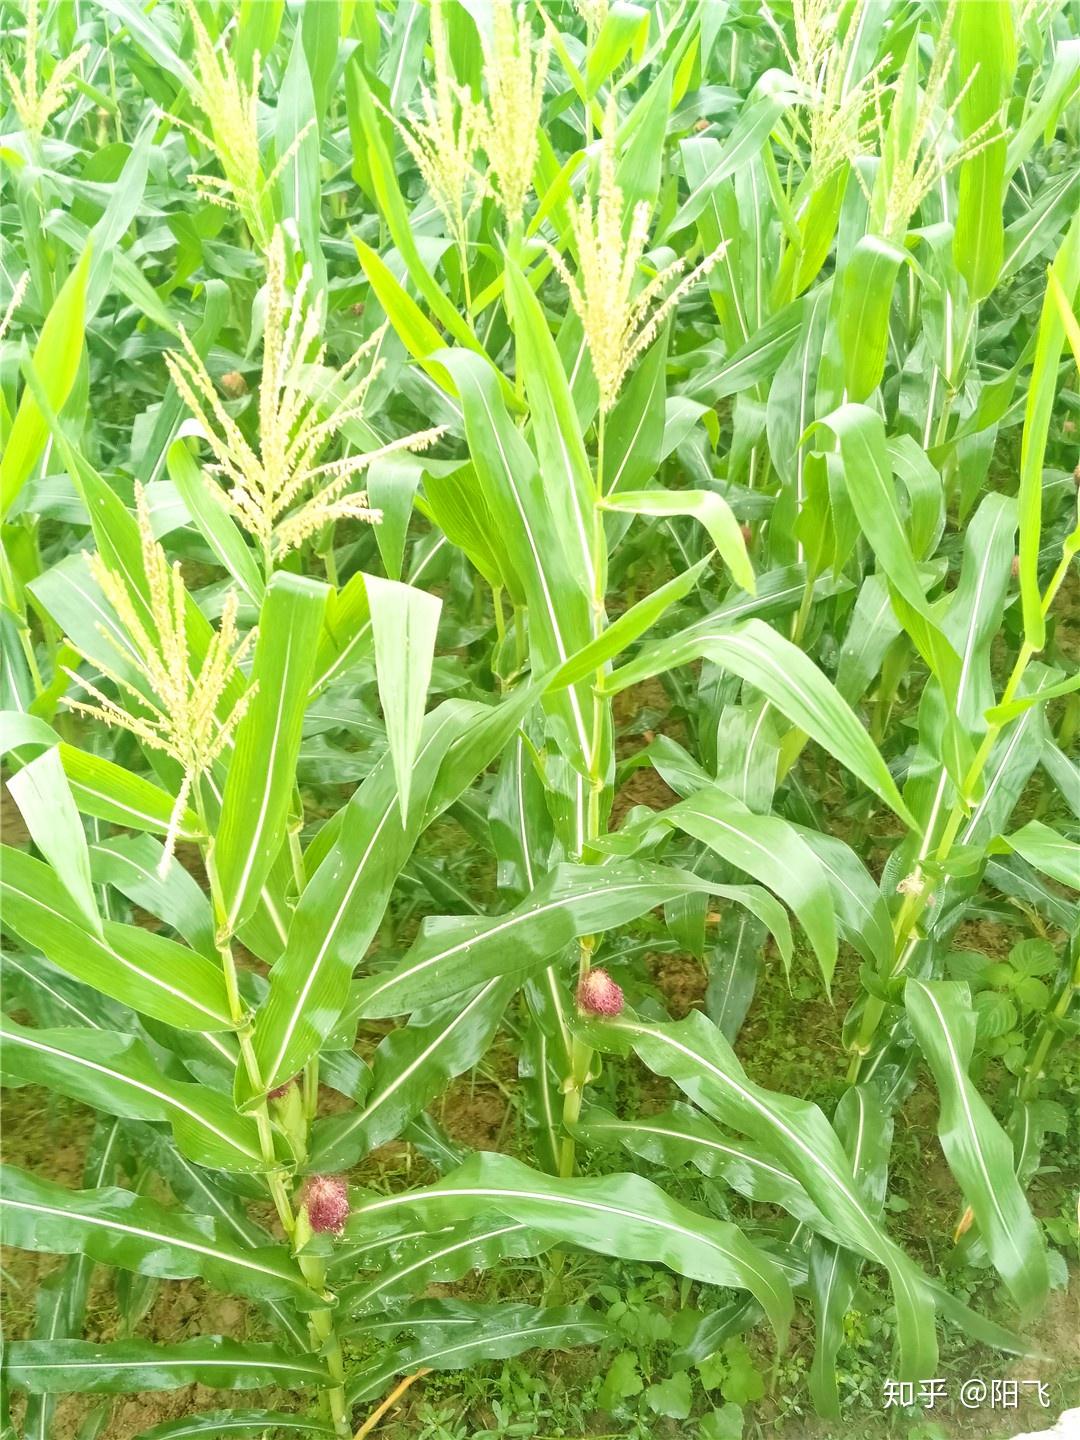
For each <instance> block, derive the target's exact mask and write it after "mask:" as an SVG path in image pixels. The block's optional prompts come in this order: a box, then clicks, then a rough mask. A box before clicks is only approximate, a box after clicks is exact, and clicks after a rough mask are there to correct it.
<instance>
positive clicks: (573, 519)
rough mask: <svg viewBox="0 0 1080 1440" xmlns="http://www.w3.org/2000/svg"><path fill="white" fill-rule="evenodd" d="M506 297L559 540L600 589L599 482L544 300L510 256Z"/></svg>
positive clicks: (580, 573) (588, 588) (582, 575)
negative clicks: (595, 540) (596, 545)
mask: <svg viewBox="0 0 1080 1440" xmlns="http://www.w3.org/2000/svg"><path fill="white" fill-rule="evenodd" d="M506 299H507V303H508V304H509V307H510V316H511V319H512V321H513V326H514V338H515V342H516V346H517V366H518V373H519V374H520V375H521V376H522V378H523V380H524V383H525V393H526V395H527V397H528V401H529V409H530V411H531V414H532V438H533V443H534V445H535V447H536V455H537V459H538V460H539V462H540V473H541V474H542V475H543V477H544V486H545V490H546V491H547V492H549V495H550V500H551V504H550V517H551V520H552V522H553V523H554V526H555V528H556V536H557V539H555V543H556V544H558V545H559V546H560V547H561V548H562V550H563V552H564V553H565V554H566V556H567V559H568V561H569V564H570V568H571V570H572V572H573V575H574V580H575V582H576V583H577V584H578V585H579V586H580V587H581V588H582V589H583V590H584V591H585V593H586V594H588V595H595V594H596V593H597V578H596V557H595V556H594V554H593V548H592V535H593V507H594V504H595V490H596V487H595V483H594V481H593V477H592V472H591V470H590V468H589V458H588V455H587V454H586V451H585V440H584V437H583V436H582V433H581V426H580V425H579V423H578V417H577V412H576V410H575V409H574V400H573V396H572V395H571V393H570V383H569V381H568V380H567V378H566V371H565V370H564V368H563V362H562V360H561V359H560V358H559V351H558V347H557V346H556V344H555V341H554V340H553V339H552V338H551V332H550V331H549V329H548V324H547V320H546V318H545V316H544V312H543V310H542V309H541V308H540V302H539V301H538V300H537V298H536V296H535V295H534V294H533V292H532V287H531V286H530V285H529V284H528V282H527V281H526V279H525V277H524V276H523V275H522V273H521V271H520V270H519V269H518V267H517V266H516V265H515V264H514V262H513V261H512V260H509V259H508V260H507V262H506Z"/></svg>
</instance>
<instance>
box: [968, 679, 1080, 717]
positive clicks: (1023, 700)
mask: <svg viewBox="0 0 1080 1440" xmlns="http://www.w3.org/2000/svg"><path fill="white" fill-rule="evenodd" d="M1074 690H1080V671H1077V673H1076V674H1075V675H1070V676H1069V678H1068V679H1067V680H1059V681H1058V682H1057V684H1055V685H1047V686H1046V687H1045V688H1044V689H1042V690H1036V691H1035V692H1034V693H1032V694H1031V695H1021V696H1020V697H1019V698H1018V699H1016V700H1009V701H1008V702H1007V703H1006V704H1004V705H991V707H990V709H989V710H987V711H986V712H985V714H984V716H983V718H984V719H985V721H986V723H987V724H988V725H1002V726H1004V725H1008V723H1009V722H1010V720H1015V719H1016V718H1017V716H1018V715H1022V714H1023V713H1024V711H1025V710H1030V709H1031V707H1032V706H1033V705H1040V704H1042V702H1043V701H1044V700H1054V699H1056V698H1057V697H1058V696H1059V695H1071V694H1072V693H1073V691H1074Z"/></svg>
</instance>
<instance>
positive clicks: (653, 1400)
mask: <svg viewBox="0 0 1080 1440" xmlns="http://www.w3.org/2000/svg"><path fill="white" fill-rule="evenodd" d="M644 1400H645V1404H646V1405H647V1406H648V1407H649V1409H650V1410H654V1411H655V1412H656V1414H657V1415H666V1416H668V1417H669V1418H670V1419H672V1420H685V1419H687V1417H688V1416H689V1414H690V1406H691V1404H692V1402H693V1385H692V1383H691V1380H690V1376H689V1375H688V1374H687V1373H686V1371H685V1370H680V1371H678V1372H677V1373H676V1374H674V1375H671V1376H669V1377H668V1379H666V1380H658V1381H656V1382H655V1383H654V1384H652V1385H650V1386H649V1388H648V1389H647V1390H646V1391H645V1395H644Z"/></svg>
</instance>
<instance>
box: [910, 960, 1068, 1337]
mask: <svg viewBox="0 0 1080 1440" xmlns="http://www.w3.org/2000/svg"><path fill="white" fill-rule="evenodd" d="M904 1004H905V1006H906V1009H907V1014H908V1019H909V1020H910V1022H911V1027H912V1029H913V1030H914V1032H915V1037H916V1039H917V1040H918V1042H919V1047H920V1049H921V1050H922V1052H923V1055H924V1056H925V1057H926V1060H927V1063H928V1064H929V1066H930V1068H931V1070H932V1071H933V1074H934V1080H935V1082H936V1084H937V1088H938V1095H939V1097H940V1101H941V1113H940V1118H939V1122H938V1134H939V1136H940V1137H941V1148H942V1149H943V1150H944V1152H945V1158H946V1160H947V1161H948V1162H949V1168H950V1170H951V1171H952V1172H953V1174H954V1175H955V1177H956V1180H957V1183H958V1184H959V1186H960V1188H961V1190H962V1191H963V1192H964V1198H965V1199H966V1200H967V1202H968V1204H969V1205H970V1206H971V1208H972V1210H973V1211H974V1212H975V1220H976V1223H977V1224H978V1226H979V1233H980V1235H981V1236H982V1239H983V1242H984V1243H985V1245H986V1248H987V1251H988V1252H989V1255H990V1259H991V1261H992V1262H993V1265H994V1268H995V1269H996V1270H997V1272H998V1274H999V1275H1000V1276H1001V1278H1002V1279H1003V1280H1004V1282H1005V1284H1006V1285H1007V1286H1008V1288H1009V1292H1010V1294H1011V1295H1012V1296H1013V1298H1014V1300H1015V1301H1016V1303H1017V1304H1018V1305H1019V1306H1020V1308H1021V1311H1022V1312H1024V1313H1025V1314H1026V1315H1032V1314H1034V1313H1035V1312H1037V1311H1038V1309H1039V1308H1040V1307H1041V1306H1042V1304H1043V1302H1044V1301H1045V1299H1046V1295H1047V1291H1048V1289H1049V1285H1050V1276H1049V1270H1048V1267H1047V1259H1046V1246H1045V1242H1044V1241H1043V1238H1042V1233H1041V1231H1040V1229H1039V1225H1038V1222H1037V1221H1036V1220H1035V1218H1034V1216H1033V1215H1032V1213H1031V1210H1030V1208H1029V1206H1028V1203H1027V1200H1026V1199H1025V1198H1024V1192H1023V1190H1022V1189H1021V1188H1020V1183H1019V1181H1018V1180H1017V1178H1016V1173H1015V1170H1014V1165H1013V1146H1012V1141H1011V1140H1010V1139H1009V1138H1008V1136H1007V1135H1006V1134H1005V1131H1004V1130H1003V1129H1002V1128H1001V1126H1000V1125H999V1124H998V1122H997V1120H996V1119H995V1118H994V1115H993V1113H992V1112H991V1110H990V1107H989V1106H988V1105H987V1104H986V1102H985V1100H983V1098H982V1096H981V1095H980V1094H979V1092H978V1091H977V1090H976V1088H975V1086H974V1085H973V1084H972V1082H971V1079H970V1078H969V1075H968V1067H969V1066H970V1064H971V1055H972V1051H973V1049H974V1046H975V1025H976V1017H975V1012H974V1010H973V1009H972V1006H971V993H970V991H969V990H968V987H967V985H966V984H964V983H963V982H962V981H958V980H938V981H926V980H914V979H912V980H908V982H907V984H906V986H905V988H904Z"/></svg>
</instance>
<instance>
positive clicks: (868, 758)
mask: <svg viewBox="0 0 1080 1440" xmlns="http://www.w3.org/2000/svg"><path fill="white" fill-rule="evenodd" d="M684 634H685V639H682V637H680V636H678V635H676V636H674V637H673V638H672V639H671V640H668V641H665V642H664V644H663V645H662V646H659V647H657V648H656V649H653V650H647V651H645V652H644V653H643V654H642V655H641V656H639V657H638V659H636V660H633V661H631V663H630V664H629V665H624V666H623V667H622V668H621V669H620V670H616V671H615V673H614V675H612V676H611V678H610V679H609V680H607V681H606V682H605V685H604V689H605V691H608V692H610V693H613V694H615V693H618V691H620V690H624V689H626V687H627V686H628V685H635V684H637V683H638V682H639V681H641V680H645V679H647V678H648V677H649V676H651V675H656V674H659V673H661V672H662V671H664V670H668V669H672V668H674V667H675V666H677V665H682V664H685V663H686V662H687V661H688V660H692V659H694V658H696V657H697V656H699V655H700V656H704V657H705V658H707V659H709V660H712V661H713V662H714V663H715V664H717V665H721V666H723V668H724V669H726V670H730V671H731V672H732V674H735V675H738V676H739V677H740V679H742V680H743V681H745V682H746V683H747V684H748V685H753V686H754V688H755V689H757V690H760V691H761V693H762V694H763V695H765V696H767V698H768V699H769V700H771V701H772V703H773V704H774V705H775V706H776V708H777V709H778V710H779V711H780V713H781V714H782V715H784V716H786V717H787V719H788V720H790V721H791V722H792V724H794V725H797V726H798V727H799V729H800V730H804V731H805V732H806V733H807V734H808V735H810V736H811V737H812V738H813V739H814V740H816V741H817V742H818V744H819V745H821V746H822V747H823V748H824V749H825V750H827V751H828V752H829V754H830V755H833V756H835V758H836V759H837V760H839V761H840V763H841V764H842V765H846V766H847V768H848V769H849V770H850V771H851V772H852V774H853V775H857V776H858V778H859V779H860V780H862V782H863V783H864V784H865V785H866V786H868V788H869V789H871V790H872V791H873V792H874V794H875V795H878V796H879V797H880V798H881V799H882V800H884V801H885V803H886V805H888V806H889V808H890V809H892V810H894V811H895V812H896V814H897V815H899V816H900V818H901V819H902V820H903V821H904V823H905V824H907V825H910V826H911V827H912V828H913V829H915V828H917V827H916V825H915V821H914V819H913V817H912V815H911V813H910V811H909V810H908V808H907V806H906V805H905V804H904V802H903V800H902V799H901V797H900V792H899V790H898V789H897V788H896V782H895V781H894V780H893V778H892V776H891V775H890V773H889V768H888V766H887V765H886V764H885V761H884V760H883V759H882V758H881V754H880V753H879V751H878V749H877V747H876V746H875V745H874V743H873V741H872V740H871V739H870V737H869V736H868V735H867V733H866V731H865V730H864V729H863V727H862V725H861V724H860V723H859V720H858V718H857V717H856V715H855V713H854V712H853V711H852V709H851V707H850V706H849V705H848V703H847V702H846V701H845V700H843V699H842V698H841V696H840V694H839V693H838V691H837V690H836V689H835V687H834V686H832V685H830V683H829V682H828V680H826V678H825V676H824V675H823V674H822V673H821V671H820V670H819V669H818V667H817V666H816V665H815V664H814V662H813V660H811V659H810V657H809V656H808V655H806V654H804V652H803V651H802V650H800V649H799V648H798V646H797V645H793V644H792V643H791V641H790V640H785V639H784V637H783V636H782V635H780V634H778V633H777V632H776V631H775V630H773V629H771V628H770V627H769V626H768V625H766V624H764V623H763V622H762V621H761V620H748V621H746V622H745V623H744V624H742V625H734V626H731V627H730V628H725V629H722V630H719V631H717V632H713V633H710V631H708V630H706V631H701V630H697V629H691V630H688V631H686V632H684Z"/></svg>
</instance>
